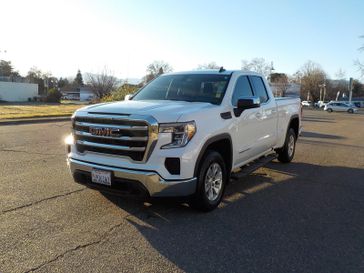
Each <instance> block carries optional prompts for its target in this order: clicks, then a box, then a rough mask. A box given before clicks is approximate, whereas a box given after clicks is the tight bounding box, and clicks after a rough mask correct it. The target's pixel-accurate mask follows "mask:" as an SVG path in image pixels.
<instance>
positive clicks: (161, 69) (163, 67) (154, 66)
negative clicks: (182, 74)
mask: <svg viewBox="0 0 364 273" xmlns="http://www.w3.org/2000/svg"><path fill="white" fill-rule="evenodd" d="M172 71H173V68H172V66H170V65H169V64H168V63H167V62H165V61H154V62H152V63H151V64H149V65H148V66H147V75H145V76H144V79H143V82H144V83H148V82H150V81H151V80H153V79H155V78H156V77H158V76H159V75H162V74H164V73H169V72H172Z"/></svg>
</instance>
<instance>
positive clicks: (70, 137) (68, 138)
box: [64, 134, 75, 145]
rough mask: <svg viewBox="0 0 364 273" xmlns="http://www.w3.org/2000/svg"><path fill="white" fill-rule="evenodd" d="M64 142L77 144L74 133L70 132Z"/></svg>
mask: <svg viewBox="0 0 364 273" xmlns="http://www.w3.org/2000/svg"><path fill="white" fill-rule="evenodd" d="M64 143H65V144H66V145H73V144H75V138H74V137H73V134H69V135H68V136H67V137H66V138H65V139H64Z"/></svg>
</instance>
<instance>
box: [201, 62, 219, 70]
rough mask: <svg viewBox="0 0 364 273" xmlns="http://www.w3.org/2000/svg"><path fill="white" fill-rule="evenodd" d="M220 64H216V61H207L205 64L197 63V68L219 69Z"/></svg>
mask: <svg viewBox="0 0 364 273" xmlns="http://www.w3.org/2000/svg"><path fill="white" fill-rule="evenodd" d="M220 67H221V66H219V65H217V64H216V62H209V63H206V64H199V65H198V66H197V70H203V69H219V68H220Z"/></svg>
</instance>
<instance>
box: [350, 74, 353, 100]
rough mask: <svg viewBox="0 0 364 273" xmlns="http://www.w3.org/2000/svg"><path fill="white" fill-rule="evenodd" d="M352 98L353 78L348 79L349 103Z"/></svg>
mask: <svg viewBox="0 0 364 273" xmlns="http://www.w3.org/2000/svg"><path fill="white" fill-rule="evenodd" d="M352 98H353V78H350V80H349V103H351V99H352Z"/></svg>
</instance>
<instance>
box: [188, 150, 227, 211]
mask: <svg viewBox="0 0 364 273" xmlns="http://www.w3.org/2000/svg"><path fill="white" fill-rule="evenodd" d="M201 162H202V163H201V165H200V168H199V173H198V184H197V190H196V193H195V196H194V197H193V199H192V201H191V202H190V204H191V206H192V207H194V208H197V209H200V210H202V211H211V210H213V209H215V208H216V207H217V206H218V205H219V204H220V202H221V200H222V197H223V194H224V191H225V185H226V181H227V177H228V176H227V171H226V166H225V162H224V160H223V158H222V156H221V155H220V154H219V153H218V152H215V151H212V150H209V151H207V153H206V155H205V156H204V158H203V160H202V161H201Z"/></svg>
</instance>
